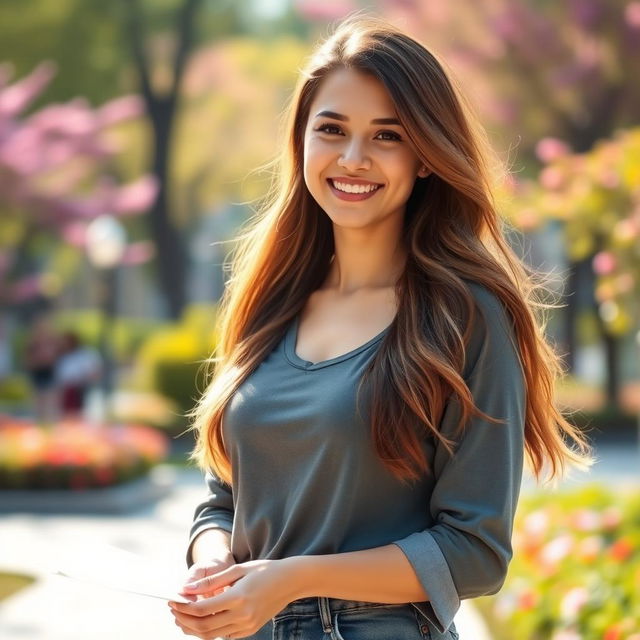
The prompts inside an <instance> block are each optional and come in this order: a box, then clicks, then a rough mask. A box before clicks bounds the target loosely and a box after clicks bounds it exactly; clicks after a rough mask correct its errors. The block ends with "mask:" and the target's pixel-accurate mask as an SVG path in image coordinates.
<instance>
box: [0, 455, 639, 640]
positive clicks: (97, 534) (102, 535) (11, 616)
mask: <svg viewBox="0 0 640 640" xmlns="http://www.w3.org/2000/svg"><path fill="white" fill-rule="evenodd" d="M597 456H598V458H599V460H598V462H597V464H596V465H595V466H594V468H593V469H592V470H591V472H590V473H589V474H586V475H584V476H583V477H576V478H575V479H573V480H567V481H564V482H563V483H562V485H561V487H563V486H565V485H566V486H567V487H568V486H569V485H573V486H577V485H579V484H582V483H585V482H591V481H602V482H605V483H607V484H608V485H611V486H624V487H631V486H635V487H638V486H639V485H640V473H639V472H640V454H639V453H638V450H637V449H636V448H635V445H634V443H628V442H627V443H625V442H620V443H609V444H600V445H599V446H598V449H597ZM159 472H160V473H165V474H169V475H170V477H169V480H170V481H171V484H172V487H173V489H172V491H171V492H170V493H169V494H168V495H167V496H166V497H164V498H163V499H161V500H159V501H158V502H156V503H155V504H153V505H150V506H149V507H146V508H144V509H141V510H138V511H136V512H135V513H132V514H128V515H119V516H113V515H109V516H87V515H78V516H75V515H73V516H72V515H68V516H62V515H39V514H34V513H30V514H19V513H15V514H9V515H2V516H0V568H2V569H9V570H11V569H13V570H16V571H23V572H26V573H31V574H33V575H36V576H37V578H38V579H37V581H36V582H35V583H34V584H33V585H32V586H30V587H28V588H26V589H23V590H22V591H20V592H18V593H16V594H14V595H13V596H11V597H10V598H8V599H7V600H5V601H4V602H3V603H2V604H0V638H2V639H3V640H87V638H89V639H91V640H102V639H104V640H106V639H107V638H108V639H109V640H113V639H114V638H118V640H147V639H149V640H151V639H153V640H177V639H182V638H185V636H184V635H183V634H182V632H181V631H180V630H179V629H178V628H177V627H176V626H175V625H174V623H173V616H171V614H170V612H169V611H168V607H167V605H166V603H165V602H164V601H162V600H159V599H154V598H147V597H144V596H138V595H133V594H127V593H122V592H118V591H115V590H110V589H107V588H103V587H93V586H92V587H87V585H86V584H83V583H80V582H77V581H73V580H69V579H67V578H63V577H59V576H55V575H49V574H47V573H46V572H43V569H42V568H43V567H47V566H50V561H51V558H55V557H56V554H60V553H63V552H67V551H69V550H72V549H73V548H74V547H75V546H76V545H79V544H80V543H82V542H83V541H87V540H89V541H92V542H95V543H107V544H111V545H115V546H117V547H120V548H123V549H126V550H129V551H133V552H136V553H139V554H141V555H143V556H145V557H147V558H149V559H151V560H153V561H155V562H157V563H159V564H162V566H165V567H167V571H168V572H171V573H175V575H176V576H181V575H183V573H184V571H185V567H186V565H185V559H184V552H185V545H186V541H187V532H188V528H189V524H190V522H191V518H192V516H193V510H194V507H195V505H196V504H197V503H198V502H199V501H200V500H201V499H202V496H203V495H204V493H205V486H204V481H203V478H202V476H201V474H200V473H199V472H198V471H196V470H178V471H176V470H175V468H173V467H163V468H161V469H160V470H159ZM171 474H173V475H171ZM534 490H535V485H534V483H533V481H532V479H531V478H529V477H527V476H525V480H524V482H523V485H522V491H523V493H526V492H529V491H534ZM0 499H1V493H0ZM456 626H457V628H458V631H459V632H460V638H461V640H489V639H490V636H489V635H488V634H487V633H486V629H484V628H483V625H482V621H481V620H480V619H479V618H478V616H477V614H476V612H475V609H474V608H473V605H472V603H470V602H469V601H463V602H462V606H461V608H460V611H459V612H458V615H457V616H456ZM390 640H391V639H390Z"/></svg>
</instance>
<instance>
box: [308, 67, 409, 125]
mask: <svg viewBox="0 0 640 640" xmlns="http://www.w3.org/2000/svg"><path fill="white" fill-rule="evenodd" d="M326 112H329V113H330V114H332V115H333V116H335V114H337V115H338V116H344V117H338V118H336V119H339V120H344V122H348V121H349V120H350V119H351V118H356V119H357V120H358V121H359V122H361V121H362V118H363V117H364V116H366V118H367V121H369V120H374V119H389V118H396V116H397V114H396V110H395V105H394V104H393V101H392V100H391V97H390V96H389V93H388V92H387V90H386V88H385V87H384V85H383V84H382V82H380V80H378V79H377V78H375V77H374V76H371V75H369V74H364V73H362V72H358V71H356V70H353V69H337V70H335V71H332V72H331V73H329V74H328V75H327V77H326V78H325V79H324V80H323V81H322V83H321V84H320V86H319V88H318V91H317V93H316V95H315V98H314V100H313V102H312V104H311V111H310V114H309V117H310V118H315V117H317V116H318V114H322V115H324V116H325V117H330V116H327V114H326ZM374 124H375V123H374ZM387 124H391V123H387Z"/></svg>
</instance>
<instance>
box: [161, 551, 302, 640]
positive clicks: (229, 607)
mask: <svg viewBox="0 0 640 640" xmlns="http://www.w3.org/2000/svg"><path fill="white" fill-rule="evenodd" d="M286 560H288V559H283V560H252V561H250V562H243V563H241V564H236V565H234V566H231V567H229V568H227V569H224V570H222V571H220V572H218V573H214V574H210V575H207V576H204V577H202V578H200V579H198V580H196V581H195V583H193V584H192V585H190V586H189V585H185V587H184V590H183V591H182V592H181V593H182V595H185V596H186V597H187V598H189V596H194V595H195V596H197V595H204V596H205V598H204V599H202V600H198V601H194V602H191V603H189V604H183V603H180V602H171V603H169V606H170V607H171V610H172V611H173V614H174V616H175V618H176V624H177V625H178V626H179V627H180V628H181V629H182V630H183V631H184V632H185V633H186V634H187V635H195V636H198V637H199V638H202V639H203V640H210V639H211V638H217V637H219V636H222V637H225V638H246V637H247V636H250V635H252V634H254V633H255V632H256V631H258V629H260V627H262V626H264V625H265V624H266V623H267V622H268V621H269V620H270V619H271V618H273V616H275V615H276V614H277V613H278V612H279V611H281V610H282V609H283V608H284V607H286V606H287V605H288V604H289V602H291V601H292V600H295V591H294V589H293V588H292V583H291V580H290V576H291V573H290V571H289V566H290V563H287V562H286ZM209 594H216V595H213V596H212V597H209Z"/></svg>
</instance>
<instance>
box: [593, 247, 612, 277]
mask: <svg viewBox="0 0 640 640" xmlns="http://www.w3.org/2000/svg"><path fill="white" fill-rule="evenodd" d="M592 264H593V270H594V271H595V272H596V273H597V274H598V275H599V276H606V275H608V274H609V273H611V272H612V271H613V270H614V269H615V268H616V264H617V261H616V257H615V256H614V255H613V254H612V253H611V252H609V251H599V252H598V253H596V255H595V256H594V257H593V263H592Z"/></svg>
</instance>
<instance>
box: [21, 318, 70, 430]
mask: <svg viewBox="0 0 640 640" xmlns="http://www.w3.org/2000/svg"><path fill="white" fill-rule="evenodd" d="M61 348H62V343H61V337H60V334H59V333H58V332H57V331H56V330H55V329H54V328H53V326H52V324H51V318H50V317H49V315H40V316H37V317H36V318H35V319H34V321H33V322H32V324H31V327H30V329H29V334H28V336H27V341H26V344H25V351H24V368H25V371H26V373H27V375H28V376H29V380H30V382H31V386H32V389H33V399H34V412H35V418H36V420H37V421H38V422H40V423H44V424H50V423H52V422H54V421H55V420H56V419H57V418H58V416H59V409H60V407H59V397H58V390H57V388H56V363H57V361H58V358H59V357H60V354H61Z"/></svg>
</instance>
